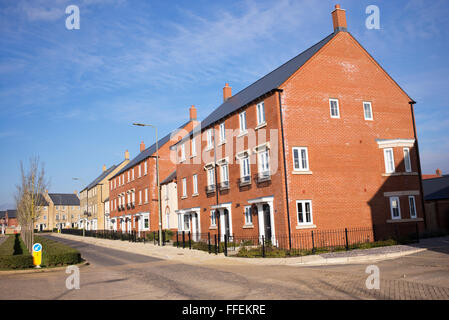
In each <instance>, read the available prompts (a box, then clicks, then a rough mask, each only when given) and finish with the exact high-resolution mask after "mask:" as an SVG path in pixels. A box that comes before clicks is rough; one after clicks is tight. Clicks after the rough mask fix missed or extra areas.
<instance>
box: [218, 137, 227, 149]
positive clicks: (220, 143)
mask: <svg viewBox="0 0 449 320" xmlns="http://www.w3.org/2000/svg"><path fill="white" fill-rule="evenodd" d="M225 143H226V139H224V140H223V141H220V142H219V143H218V144H217V147H219V146H222V145H224V144H225Z"/></svg>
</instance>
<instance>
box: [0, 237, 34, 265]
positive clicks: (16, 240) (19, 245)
mask: <svg viewBox="0 0 449 320" xmlns="http://www.w3.org/2000/svg"><path fill="white" fill-rule="evenodd" d="M32 266H33V257H32V256H31V255H30V254H29V252H28V249H27V248H26V246H25V244H24V243H23V241H22V239H21V238H20V235H19V234H15V235H10V236H9V237H8V239H6V240H5V241H4V242H3V243H2V244H1V245H0V269H26V268H31V267H32Z"/></svg>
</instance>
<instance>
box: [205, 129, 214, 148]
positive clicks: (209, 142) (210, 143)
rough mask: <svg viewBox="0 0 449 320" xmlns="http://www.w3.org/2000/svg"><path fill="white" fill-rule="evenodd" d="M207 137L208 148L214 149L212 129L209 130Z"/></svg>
mask: <svg viewBox="0 0 449 320" xmlns="http://www.w3.org/2000/svg"><path fill="white" fill-rule="evenodd" d="M206 135H207V147H206V148H207V149H212V148H213V146H214V143H213V141H212V140H213V136H212V129H209V130H207V132H206Z"/></svg>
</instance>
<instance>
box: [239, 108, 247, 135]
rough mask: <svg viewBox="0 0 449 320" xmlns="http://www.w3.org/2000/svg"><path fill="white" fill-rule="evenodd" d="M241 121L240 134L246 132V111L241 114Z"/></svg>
mask: <svg viewBox="0 0 449 320" xmlns="http://www.w3.org/2000/svg"><path fill="white" fill-rule="evenodd" d="M239 119H240V132H241V133H243V132H246V111H243V112H242V113H240V115H239Z"/></svg>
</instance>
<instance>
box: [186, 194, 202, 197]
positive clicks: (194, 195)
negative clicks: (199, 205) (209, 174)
mask: <svg viewBox="0 0 449 320" xmlns="http://www.w3.org/2000/svg"><path fill="white" fill-rule="evenodd" d="M198 195H199V193H194V194H192V197H198ZM186 198H187V197H186Z"/></svg>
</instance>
